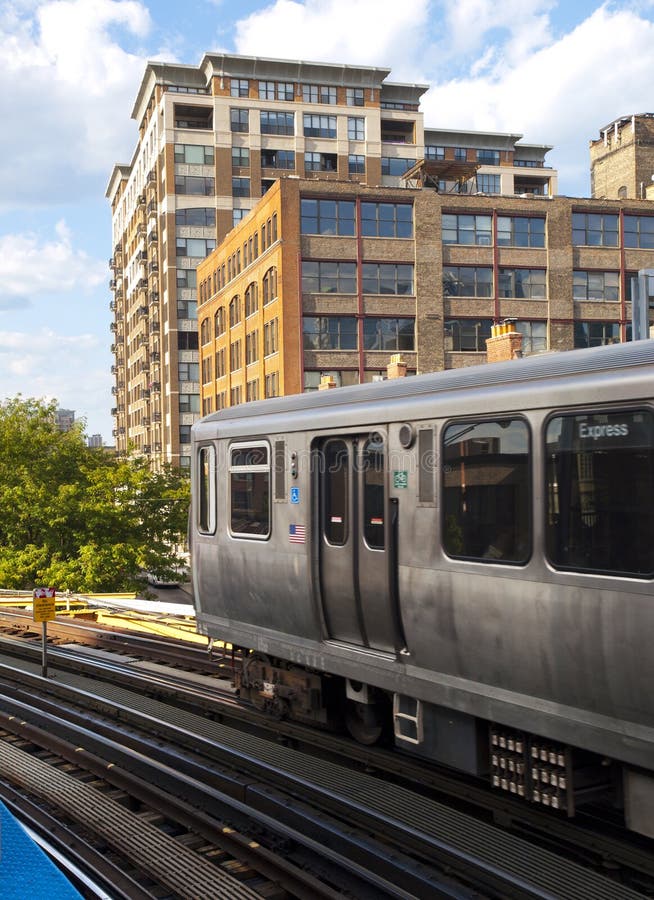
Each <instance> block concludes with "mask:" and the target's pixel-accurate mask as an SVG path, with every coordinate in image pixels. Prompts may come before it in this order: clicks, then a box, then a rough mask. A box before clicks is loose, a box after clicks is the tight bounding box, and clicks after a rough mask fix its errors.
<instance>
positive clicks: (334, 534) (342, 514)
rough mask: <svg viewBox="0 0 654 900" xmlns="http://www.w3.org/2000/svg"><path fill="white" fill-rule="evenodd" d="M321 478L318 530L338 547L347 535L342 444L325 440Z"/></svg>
mask: <svg viewBox="0 0 654 900" xmlns="http://www.w3.org/2000/svg"><path fill="white" fill-rule="evenodd" d="M323 453H324V457H323V459H322V461H321V465H323V466H324V473H325V475H324V478H323V479H322V485H323V487H322V490H323V497H322V502H323V505H322V509H323V522H322V531H323V534H324V536H325V539H326V540H327V541H328V542H329V543H330V544H334V545H335V546H338V547H342V546H344V545H345V544H346V543H347V536H348V524H349V523H348V520H347V510H348V489H349V487H348V482H349V477H348V473H349V465H350V464H349V458H348V449H347V445H346V444H345V442H344V441H328V442H327V443H326V444H325V447H324V450H323Z"/></svg>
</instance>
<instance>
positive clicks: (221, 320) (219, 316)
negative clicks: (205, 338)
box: [213, 306, 226, 338]
mask: <svg viewBox="0 0 654 900" xmlns="http://www.w3.org/2000/svg"><path fill="white" fill-rule="evenodd" d="M225 330H226V328H225V307H224V306H221V307H219V308H218V309H217V310H216V314H215V316H214V317H213V331H214V337H217V338H218V337H220V335H221V334H224V333H225Z"/></svg>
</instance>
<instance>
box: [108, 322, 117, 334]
mask: <svg viewBox="0 0 654 900" xmlns="http://www.w3.org/2000/svg"><path fill="white" fill-rule="evenodd" d="M117 329H118V326H117V325H116V323H115V322H110V323H109V331H113V332H116V331H117Z"/></svg>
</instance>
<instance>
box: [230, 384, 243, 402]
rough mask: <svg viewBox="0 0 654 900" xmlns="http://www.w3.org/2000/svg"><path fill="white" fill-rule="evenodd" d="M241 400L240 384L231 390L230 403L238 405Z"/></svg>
mask: <svg viewBox="0 0 654 900" xmlns="http://www.w3.org/2000/svg"><path fill="white" fill-rule="evenodd" d="M240 402H241V386H240V384H239V385H237V386H236V387H233V388H232V389H231V391H230V392H229V403H230V406H238V405H239V403H240Z"/></svg>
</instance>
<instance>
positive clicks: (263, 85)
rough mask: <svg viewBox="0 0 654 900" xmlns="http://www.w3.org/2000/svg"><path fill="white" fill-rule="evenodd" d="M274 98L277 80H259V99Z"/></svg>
mask: <svg viewBox="0 0 654 900" xmlns="http://www.w3.org/2000/svg"><path fill="white" fill-rule="evenodd" d="M274 99H275V82H274V81H260V82H259V100H274ZM291 99H292V98H291Z"/></svg>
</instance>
